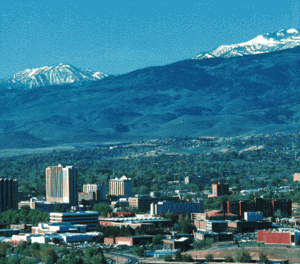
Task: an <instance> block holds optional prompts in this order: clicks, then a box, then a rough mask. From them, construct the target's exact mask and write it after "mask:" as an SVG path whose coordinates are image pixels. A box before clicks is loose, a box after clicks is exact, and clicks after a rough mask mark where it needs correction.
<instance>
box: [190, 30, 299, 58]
mask: <svg viewBox="0 0 300 264" xmlns="http://www.w3.org/2000/svg"><path fill="white" fill-rule="evenodd" d="M299 45H300V34H299V31H298V30H296V29H294V28H292V29H288V30H284V29H282V30H280V31H277V32H272V33H266V34H263V35H259V36H257V37H256V38H254V39H251V40H249V41H247V42H243V43H239V44H231V45H222V46H220V47H218V48H216V49H214V50H211V51H209V52H204V53H200V54H198V55H197V56H195V57H194V58H193V59H210V58H216V57H222V58H231V57H238V56H245V55H255V54H261V53H268V52H273V51H278V50H284V49H291V48H294V47H296V46H299Z"/></svg>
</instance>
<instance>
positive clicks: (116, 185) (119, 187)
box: [109, 176, 132, 197]
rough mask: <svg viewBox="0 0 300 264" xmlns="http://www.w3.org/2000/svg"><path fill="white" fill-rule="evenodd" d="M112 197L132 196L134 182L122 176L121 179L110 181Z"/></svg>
mask: <svg viewBox="0 0 300 264" xmlns="http://www.w3.org/2000/svg"><path fill="white" fill-rule="evenodd" d="M109 193H110V195H115V196H127V197H130V196H132V182H131V178H127V177H126V176H122V177H121V178H120V179H118V178H115V179H111V180H110V188H109Z"/></svg>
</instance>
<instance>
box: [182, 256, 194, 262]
mask: <svg viewBox="0 0 300 264" xmlns="http://www.w3.org/2000/svg"><path fill="white" fill-rule="evenodd" d="M193 261H194V260H193V258H192V255H190V254H183V255H182V262H193Z"/></svg>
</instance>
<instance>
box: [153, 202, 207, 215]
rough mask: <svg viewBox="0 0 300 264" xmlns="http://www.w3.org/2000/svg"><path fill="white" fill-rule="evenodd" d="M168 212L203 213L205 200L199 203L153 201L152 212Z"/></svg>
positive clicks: (155, 213) (154, 213)
mask: <svg viewBox="0 0 300 264" xmlns="http://www.w3.org/2000/svg"><path fill="white" fill-rule="evenodd" d="M167 212H172V213H178V214H186V213H187V212H189V213H203V201H200V202H198V203H174V202H170V201H164V202H158V203H156V204H155V203H152V204H151V207H150V214H151V215H157V214H165V213H167Z"/></svg>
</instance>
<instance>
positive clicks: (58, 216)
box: [50, 211, 99, 231]
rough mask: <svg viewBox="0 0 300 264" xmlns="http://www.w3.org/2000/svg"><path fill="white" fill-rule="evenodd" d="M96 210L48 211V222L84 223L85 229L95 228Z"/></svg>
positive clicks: (96, 223)
mask: <svg viewBox="0 0 300 264" xmlns="http://www.w3.org/2000/svg"><path fill="white" fill-rule="evenodd" d="M98 217H99V213H98V212H90V211H87V212H74V213H53V212H52V213H50V223H66V222H69V223H71V224H72V225H86V226H87V231H94V230H96V226H97V225H99V221H98Z"/></svg>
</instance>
